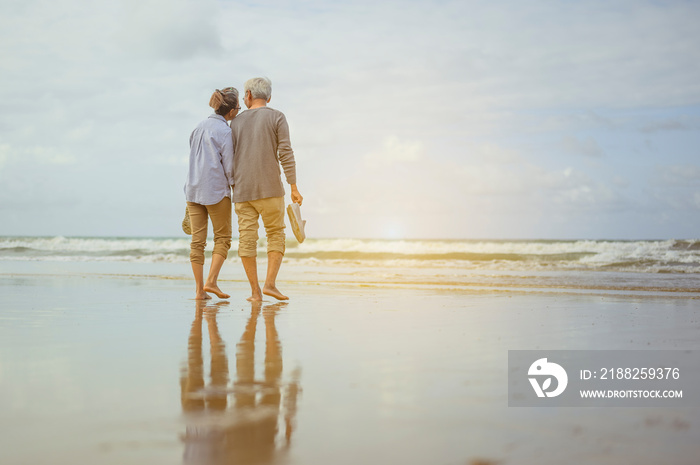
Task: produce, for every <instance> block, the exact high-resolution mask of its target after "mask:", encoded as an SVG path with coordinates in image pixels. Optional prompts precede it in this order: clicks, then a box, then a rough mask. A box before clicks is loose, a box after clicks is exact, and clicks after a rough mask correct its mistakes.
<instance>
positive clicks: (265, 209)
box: [236, 197, 285, 257]
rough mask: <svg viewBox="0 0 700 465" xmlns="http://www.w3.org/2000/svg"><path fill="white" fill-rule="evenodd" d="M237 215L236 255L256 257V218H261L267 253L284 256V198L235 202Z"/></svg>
mask: <svg viewBox="0 0 700 465" xmlns="http://www.w3.org/2000/svg"><path fill="white" fill-rule="evenodd" d="M236 215H238V255H239V256H240V257H256V256H257V255H258V227H259V226H258V218H259V217H262V221H263V225H264V226H265V235H266V236H267V253H270V252H280V253H281V254H284V250H285V244H284V238H285V236H284V197H268V198H266V199H260V200H251V201H250V202H236Z"/></svg>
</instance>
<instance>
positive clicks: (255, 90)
mask: <svg viewBox="0 0 700 465" xmlns="http://www.w3.org/2000/svg"><path fill="white" fill-rule="evenodd" d="M243 90H244V92H246V91H250V96H251V97H253V98H262V99H265V100H269V99H270V97H271V96H272V81H270V80H269V79H268V78H266V77H254V78H252V79H248V80H247V81H246V82H245V84H244V85H243Z"/></svg>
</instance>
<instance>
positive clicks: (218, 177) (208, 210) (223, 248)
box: [185, 87, 240, 300]
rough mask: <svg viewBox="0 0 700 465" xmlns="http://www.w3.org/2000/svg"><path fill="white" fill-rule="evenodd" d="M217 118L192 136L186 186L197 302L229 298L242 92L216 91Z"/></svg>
mask: <svg viewBox="0 0 700 465" xmlns="http://www.w3.org/2000/svg"><path fill="white" fill-rule="evenodd" d="M209 106H210V107H212V108H213V109H214V114H212V115H210V116H209V117H208V118H207V119H205V120H204V121H202V122H201V123H199V124H198V125H197V127H196V128H195V129H194V131H193V132H192V135H191V136H190V168H189V172H188V174H187V182H186V183H185V198H186V200H187V210H188V212H189V216H190V225H191V229H192V243H191V245H190V262H191V264H192V273H193V274H194V280H195V284H196V288H197V295H196V299H202V300H203V299H211V297H210V296H209V294H207V292H212V293H214V294H216V295H217V296H218V297H219V298H222V299H227V298H229V297H230V296H229V295H228V294H225V293H224V292H222V291H221V289H219V285H218V284H217V280H218V278H219V272H220V271H221V266H222V265H223V264H224V260H226V257H227V256H228V251H229V249H230V248H231V186H232V185H233V178H232V175H233V143H232V139H231V128H229V126H228V123H227V121H231V120H232V119H233V118H234V117H235V116H236V115H237V114H238V110H240V105H239V103H238V91H237V90H236V89H235V88H233V87H226V88H225V89H222V90H218V89H217V90H216V91H214V93H213V94H212V96H211V99H210V100H209ZM209 218H211V223H212V227H213V229H214V252H213V254H212V258H211V267H210V268H209V275H208V276H207V280H206V282H204V247H205V246H206V244H207V242H206V241H207V226H208V223H209Z"/></svg>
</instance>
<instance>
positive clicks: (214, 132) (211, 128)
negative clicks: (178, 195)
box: [185, 114, 233, 205]
mask: <svg viewBox="0 0 700 465" xmlns="http://www.w3.org/2000/svg"><path fill="white" fill-rule="evenodd" d="M232 185H233V140H232V139H231V128H230V127H229V126H228V124H227V123H226V120H225V119H224V117H223V116H221V115H217V114H212V115H210V116H209V118H207V119H205V120H204V121H202V122H201V123H199V124H198V125H197V127H196V128H195V129H194V131H192V135H191V136H190V170H189V173H187V182H186V183H185V198H186V199H187V201H188V202H194V203H198V204H200V205H215V204H217V203H219V202H221V200H222V199H223V198H224V197H228V198H231V186H232Z"/></svg>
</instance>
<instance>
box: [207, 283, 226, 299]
mask: <svg viewBox="0 0 700 465" xmlns="http://www.w3.org/2000/svg"><path fill="white" fill-rule="evenodd" d="M204 290H205V291H206V292H211V293H213V294H214V295H216V296H217V297H218V298H219V299H228V298H229V297H231V296H230V295H228V294H226V293H224V292H223V291H222V290H221V289H219V286H217V285H216V284H205V285H204Z"/></svg>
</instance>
